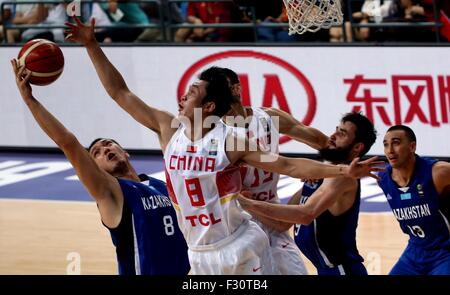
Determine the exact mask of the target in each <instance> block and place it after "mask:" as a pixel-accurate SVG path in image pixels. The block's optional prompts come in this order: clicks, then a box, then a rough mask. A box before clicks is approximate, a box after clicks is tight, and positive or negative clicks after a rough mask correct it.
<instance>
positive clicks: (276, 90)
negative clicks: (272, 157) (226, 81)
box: [177, 50, 316, 143]
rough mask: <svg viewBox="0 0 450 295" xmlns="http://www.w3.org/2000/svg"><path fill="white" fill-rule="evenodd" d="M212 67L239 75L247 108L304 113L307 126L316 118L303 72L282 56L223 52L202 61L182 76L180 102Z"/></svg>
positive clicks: (282, 140)
mask: <svg viewBox="0 0 450 295" xmlns="http://www.w3.org/2000/svg"><path fill="white" fill-rule="evenodd" d="M221 63H222V64H221ZM213 65H217V66H222V67H228V68H230V69H232V70H234V71H235V72H237V73H238V74H239V79H240V81H241V85H242V95H241V96H242V104H243V105H244V106H249V105H252V106H262V107H272V106H274V107H277V108H279V109H281V110H283V111H285V112H287V113H289V114H292V115H294V114H296V113H298V111H299V110H301V111H303V119H301V120H299V121H301V122H302V123H303V124H305V125H309V124H311V122H312V120H313V119H314V115H315V113H316V95H315V93H314V89H313V87H312V85H311V83H310V82H309V81H308V79H307V78H306V77H305V76H304V75H303V74H302V72H300V71H299V70H298V69H297V68H296V67H294V66H293V65H291V64H289V63H288V62H286V61H284V60H282V59H280V58H279V57H276V56H273V55H270V54H267V53H262V52H257V51H253V50H229V51H223V52H219V53H214V54H211V55H208V56H206V57H204V58H202V59H200V60H199V61H197V62H196V63H194V64H193V65H192V66H191V67H189V68H188V69H187V70H186V72H185V73H184V74H183V76H182V77H181V80H180V83H179V84H178V89H177V97H178V100H180V99H181V97H182V96H183V94H184V93H186V89H187V87H188V85H189V84H190V83H192V81H194V80H195V79H196V78H197V76H198V74H199V73H200V72H201V71H202V70H204V69H206V68H208V67H210V66H213ZM255 93H258V94H255ZM255 101H256V102H255ZM275 103H276V104H278V106H275V105H274V104H275ZM293 107H294V108H295V109H293ZM292 110H294V111H292ZM289 140H290V138H289V137H287V136H282V137H281V138H280V143H285V142H287V141H289Z"/></svg>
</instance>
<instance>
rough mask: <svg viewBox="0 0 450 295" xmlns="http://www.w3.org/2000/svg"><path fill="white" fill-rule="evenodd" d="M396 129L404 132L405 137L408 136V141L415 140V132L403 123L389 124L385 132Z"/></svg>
mask: <svg viewBox="0 0 450 295" xmlns="http://www.w3.org/2000/svg"><path fill="white" fill-rule="evenodd" d="M396 130H401V131H403V132H405V134H406V137H408V139H409V141H411V142H412V141H415V142H417V139H416V134H415V133H414V131H413V130H412V129H411V128H409V127H408V126H405V125H394V126H391V127H389V129H388V130H387V131H386V132H390V131H396Z"/></svg>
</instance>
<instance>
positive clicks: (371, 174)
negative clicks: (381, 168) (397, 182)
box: [369, 173, 381, 181]
mask: <svg viewBox="0 0 450 295" xmlns="http://www.w3.org/2000/svg"><path fill="white" fill-rule="evenodd" d="M369 177H372V178H375V179H376V180H377V181H380V179H381V178H380V177H379V176H378V175H376V174H373V173H370V175H369Z"/></svg>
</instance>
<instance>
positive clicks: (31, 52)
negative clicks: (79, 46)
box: [18, 39, 64, 86]
mask: <svg viewBox="0 0 450 295" xmlns="http://www.w3.org/2000/svg"><path fill="white" fill-rule="evenodd" d="M18 59H19V61H18V66H23V65H24V66H25V68H26V69H27V70H28V71H31V77H30V83H31V84H34V85H40V86H43V85H48V84H50V83H52V82H54V81H55V80H56V79H58V77H59V76H60V75H61V73H62V72H63V69H64V55H63V53H62V51H61V49H60V48H59V46H58V45H57V44H55V43H53V42H51V41H48V40H44V39H34V40H31V41H28V42H27V43H25V45H24V46H23V47H22V49H21V50H20V52H19V56H18Z"/></svg>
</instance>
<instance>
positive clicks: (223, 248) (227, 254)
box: [188, 221, 276, 275]
mask: <svg viewBox="0 0 450 295" xmlns="http://www.w3.org/2000/svg"><path fill="white" fill-rule="evenodd" d="M269 248H270V246H269V239H268V237H267V235H266V233H265V232H264V231H263V230H262V229H261V228H260V227H259V226H258V225H257V224H256V223H255V222H253V221H245V222H244V223H243V224H242V225H241V226H240V227H239V228H238V229H237V230H236V231H235V232H234V233H233V234H232V235H231V236H229V237H227V238H225V239H223V240H221V241H219V242H217V243H214V244H210V245H205V246H196V247H193V246H190V247H189V251H188V255H189V262H190V264H191V274H193V275H267V274H274V273H275V272H276V270H275V269H274V266H273V259H272V256H271V253H270V251H269Z"/></svg>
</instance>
